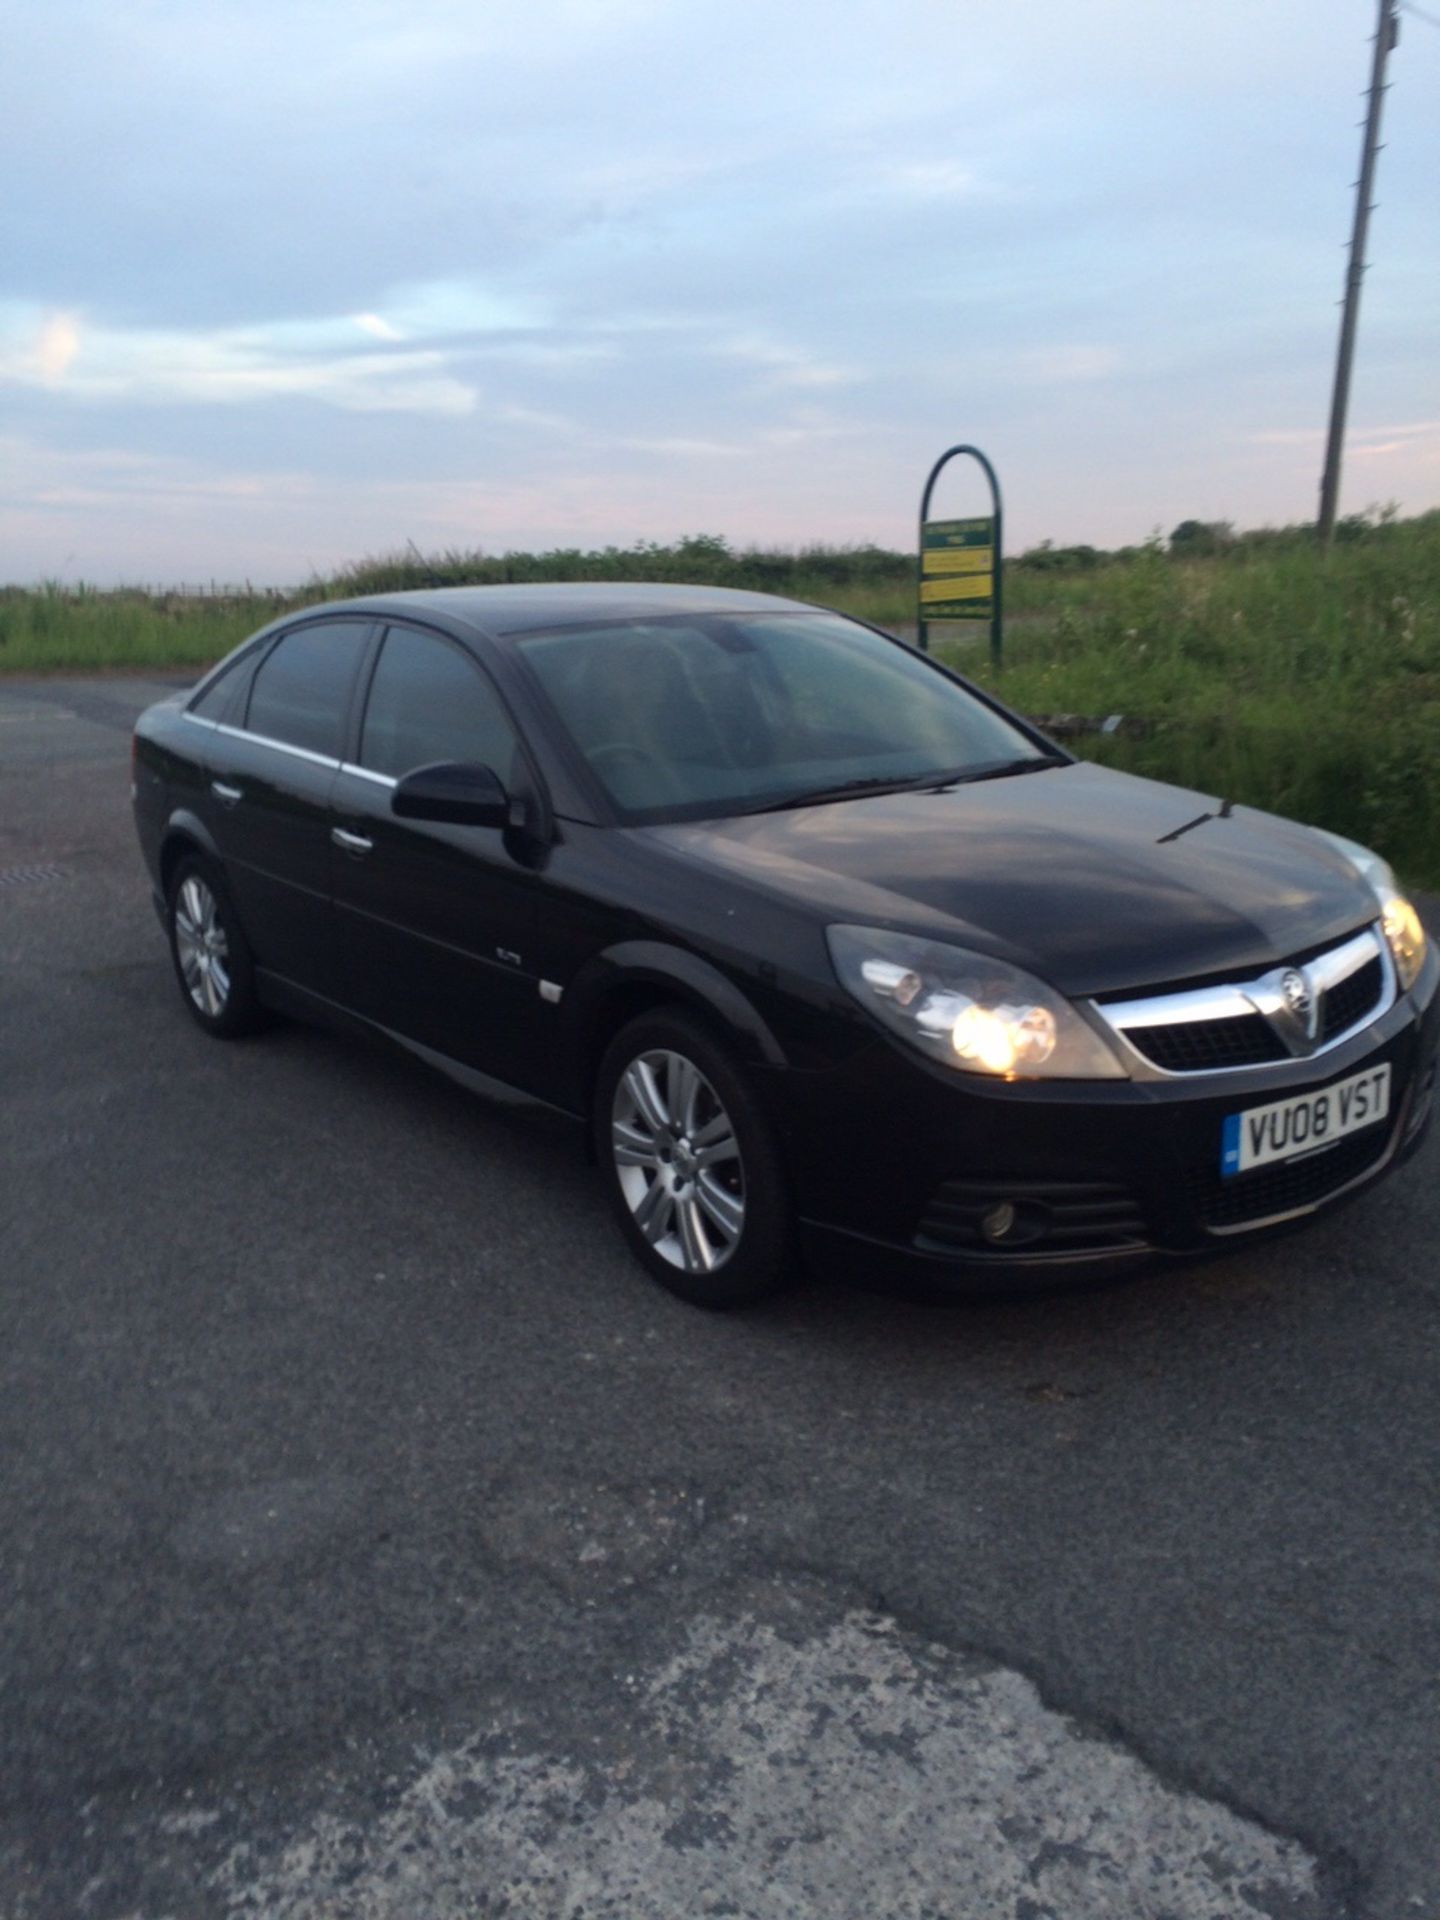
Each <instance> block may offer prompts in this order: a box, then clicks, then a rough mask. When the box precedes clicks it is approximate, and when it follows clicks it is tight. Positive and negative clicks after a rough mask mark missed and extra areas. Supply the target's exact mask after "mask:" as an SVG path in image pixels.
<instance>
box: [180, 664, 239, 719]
mask: <svg viewBox="0 0 1440 1920" xmlns="http://www.w3.org/2000/svg"><path fill="white" fill-rule="evenodd" d="M236 665H238V662H236V663H233V664H232V665H230V666H228V667H223V668H222V669H221V671H220V677H219V679H218V680H212V681H211V682H210V685H209V686H208V687H207V688H206V689H205V691H204V693H202V694H201V695H200V696H199V698H198V699H196V700H192V701H191V702H190V705H189V707H188V708H187V709H186V711H187V712H189V713H193V714H197V715H198V716H199V718H200V719H202V720H226V719H230V718H232V717H233V716H232V715H230V714H229V713H228V712H227V711H226V710H227V708H228V707H229V706H230V703H231V702H232V701H233V700H234V698H235V690H236V688H237V687H238V686H239V685H240V676H238V675H237V674H236V672H235V666H236Z"/></svg>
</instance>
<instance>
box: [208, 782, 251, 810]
mask: <svg viewBox="0 0 1440 1920" xmlns="http://www.w3.org/2000/svg"><path fill="white" fill-rule="evenodd" d="M210 791H211V792H212V793H213V794H214V796H215V798H216V799H217V800H218V801H219V802H220V804H221V806H224V807H233V806H234V804H235V802H236V801H237V800H243V799H244V797H245V796H244V794H243V793H242V792H241V791H240V789H239V787H227V786H226V784H225V782H224V781H223V780H212V781H211V782H210Z"/></svg>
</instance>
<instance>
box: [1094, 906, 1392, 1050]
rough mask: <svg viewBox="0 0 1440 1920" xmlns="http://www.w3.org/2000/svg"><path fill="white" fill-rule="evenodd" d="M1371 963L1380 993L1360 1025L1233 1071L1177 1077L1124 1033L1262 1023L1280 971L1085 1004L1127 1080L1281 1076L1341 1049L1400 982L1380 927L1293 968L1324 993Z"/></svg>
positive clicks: (1378, 1015)
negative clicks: (1210, 1023)
mask: <svg viewBox="0 0 1440 1920" xmlns="http://www.w3.org/2000/svg"><path fill="white" fill-rule="evenodd" d="M1372 960H1378V961H1379V962H1380V976H1381V978H1380V992H1379V994H1378V995H1377V997H1376V1000H1375V1004H1374V1005H1373V1006H1372V1007H1371V1008H1370V1010H1369V1011H1368V1012H1367V1013H1365V1014H1363V1015H1362V1016H1361V1018H1360V1019H1359V1020H1356V1021H1353V1022H1352V1023H1351V1024H1350V1025H1349V1026H1348V1027H1346V1028H1345V1030H1344V1031H1343V1033H1337V1034H1335V1035H1333V1036H1332V1037H1331V1038H1330V1039H1329V1040H1326V1041H1325V1042H1324V1043H1323V1044H1322V1045H1318V1046H1316V1047H1314V1048H1312V1049H1311V1050H1310V1051H1309V1052H1308V1053H1300V1054H1291V1053H1289V1052H1287V1053H1286V1055H1285V1057H1284V1058H1283V1059H1280V1060H1257V1061H1251V1062H1249V1063H1248V1064H1245V1065H1242V1066H1238V1067H1202V1068H1199V1069H1198V1070H1196V1071H1195V1072H1178V1073H1177V1072H1175V1071H1173V1070H1172V1069H1170V1068H1168V1067H1157V1066H1156V1064H1155V1062H1154V1061H1153V1060H1151V1059H1149V1058H1148V1057H1147V1056H1146V1055H1145V1054H1143V1053H1142V1052H1141V1051H1140V1049H1139V1048H1138V1047H1137V1046H1136V1045H1135V1044H1134V1042H1133V1041H1131V1040H1129V1039H1128V1038H1127V1037H1126V1032H1125V1029H1127V1028H1129V1029H1140V1030H1142V1031H1143V1030H1144V1029H1146V1028H1150V1027H1173V1026H1191V1025H1194V1024H1195V1023H1197V1022H1199V1021H1203V1020H1237V1019H1245V1018H1248V1017H1250V1016H1252V1015H1255V1016H1259V1017H1260V1018H1261V1019H1263V1018H1265V1015H1264V1013H1263V1011H1262V1005H1263V1002H1264V1000H1265V997H1266V995H1267V993H1268V992H1269V990H1270V985H1271V973H1274V972H1283V971H1284V970H1285V969H1284V967H1283V966H1282V967H1280V968H1277V969H1272V970H1271V973H1267V974H1261V975H1259V976H1257V977H1255V978H1253V979H1250V980H1236V981H1225V982H1222V983H1221V984H1220V985H1218V986H1213V987H1192V988H1189V989H1186V990H1183V991H1181V992H1180V993H1161V994H1151V995H1146V996H1143V997H1142V998H1139V999H1135V1000H1105V1001H1101V1000H1091V1001H1090V1003H1089V1005H1090V1008H1091V1010H1092V1011H1093V1012H1094V1013H1096V1014H1098V1015H1099V1017H1100V1019H1101V1020H1102V1021H1103V1022H1104V1025H1105V1027H1106V1028H1107V1030H1108V1032H1109V1033H1110V1034H1111V1035H1112V1036H1113V1038H1114V1041H1115V1043H1116V1044H1117V1045H1118V1046H1119V1048H1120V1050H1121V1054H1122V1057H1123V1058H1124V1060H1125V1063H1126V1065H1127V1066H1128V1067H1129V1069H1130V1074H1131V1078H1132V1079H1136V1080H1142V1079H1145V1080H1178V1081H1183V1082H1185V1083H1187V1084H1193V1083H1194V1082H1195V1081H1198V1080H1208V1079H1218V1078H1220V1077H1222V1076H1224V1075H1228V1074H1235V1073H1266V1072H1279V1073H1285V1072H1291V1071H1293V1070H1294V1068H1295V1067H1296V1066H1299V1065H1303V1064H1304V1063H1305V1062H1306V1061H1309V1060H1318V1059H1322V1058H1323V1057H1324V1056H1325V1055H1326V1054H1327V1053H1333V1052H1334V1050H1335V1048H1336V1047H1340V1046H1343V1045H1344V1044H1345V1042H1346V1041H1347V1040H1350V1039H1352V1038H1353V1037H1354V1036H1355V1035H1356V1034H1357V1033H1359V1032H1360V1031H1361V1030H1362V1029H1363V1028H1365V1027H1368V1026H1371V1025H1373V1024H1374V1022H1375V1021H1377V1020H1380V1019H1383V1018H1384V1016H1385V1015H1386V1014H1387V1013H1388V1012H1389V1011H1390V1009H1391V1007H1393V1006H1394V1004H1395V1001H1396V999H1397V997H1398V983H1397V981H1396V978H1395V967H1394V963H1393V961H1392V960H1391V957H1390V948H1389V944H1388V942H1387V941H1386V940H1385V938H1384V936H1383V935H1382V933H1381V932H1380V929H1379V926H1378V924H1377V925H1374V926H1369V927H1366V928H1365V929H1364V931H1363V932H1361V933H1357V934H1356V935H1354V937H1353V938H1352V939H1349V940H1345V941H1342V942H1341V944H1340V945H1339V946H1338V947H1331V948H1330V949H1329V951H1328V952H1326V953H1321V954H1317V955H1316V956H1315V958H1314V959H1313V960H1307V961H1306V962H1305V964H1304V966H1303V967H1298V966H1297V967H1296V969H1295V971H1296V972H1297V973H1303V974H1305V975H1306V976H1307V977H1308V980H1309V983H1310V987H1311V990H1312V991H1313V992H1315V993H1321V994H1324V993H1329V992H1330V990H1331V989H1332V988H1334V987H1338V986H1340V985H1341V984H1342V983H1343V982H1344V981H1346V980H1348V979H1349V978H1350V976H1351V974H1352V973H1358V972H1359V971H1360V969H1361V967H1364V966H1368V965H1369V964H1370V962H1371V961H1372Z"/></svg>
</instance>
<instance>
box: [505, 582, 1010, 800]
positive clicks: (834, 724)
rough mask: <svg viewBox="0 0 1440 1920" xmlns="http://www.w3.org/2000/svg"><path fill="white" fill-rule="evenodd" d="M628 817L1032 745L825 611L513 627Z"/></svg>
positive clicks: (774, 795)
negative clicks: (530, 630)
mask: <svg viewBox="0 0 1440 1920" xmlns="http://www.w3.org/2000/svg"><path fill="white" fill-rule="evenodd" d="M519 650H520V654H521V657H522V658H523V659H524V660H525V662H526V663H527V665H528V666H529V667H530V668H531V670H532V671H533V673H534V674H535V676H536V678H537V679H538V680H539V681H540V684H541V686H542V687H543V688H544V690H545V692H546V694H547V695H548V696H549V698H550V700H551V702H552V703H553V705H554V706H555V708H556V710H557V712H558V713H559V716H560V718H561V720H562V721H563V722H564V724H565V726H566V727H567V728H568V729H569V731H570V733H571V735H572V736H573V738H574V740H575V743H576V745H577V746H578V747H579V748H580V751H581V752H582V753H583V754H584V755H585V757H586V759H587V760H588V761H589V762H590V765H591V767H592V768H593V769H594V771H595V773H596V775H597V776H598V777H599V779H600V781H601V782H602V783H603V785H604V786H605V788H606V790H607V792H608V793H609V794H610V797H611V799H612V800H613V801H614V802H615V804H616V805H617V806H618V807H619V808H620V810H621V811H622V812H623V813H624V814H626V815H627V816H628V817H630V818H632V819H650V820H664V819H682V818H686V817H700V816H703V815H705V814H719V813H725V812H741V811H744V810H746V809H747V808H756V807H763V806H767V805H778V806H783V805H786V804H787V803H791V802H794V801H797V800H799V799H800V798H801V797H802V796H804V795H805V794H807V793H811V792H821V791H825V790H828V789H831V788H834V787H837V786H841V785H849V784H854V783H857V782H862V781H868V782H874V783H877V784H878V783H881V782H887V781H889V782H896V783H899V782H904V781H913V782H916V783H918V782H921V781H924V780H940V779H943V778H945V777H959V778H963V777H964V776H965V775H967V774H972V773H975V772H977V771H982V770H984V769H986V768H991V767H996V766H1000V765H1004V764H1006V763H1007V762H1009V761H1012V760H1030V759H1033V760H1037V761H1043V758H1044V756H1043V755H1042V754H1041V753H1040V752H1039V751H1038V750H1037V749H1036V748H1035V747H1034V746H1032V745H1031V743H1030V742H1029V741H1028V740H1027V739H1026V738H1025V737H1024V735H1023V734H1021V733H1018V732H1017V731H1016V729H1015V728H1014V727H1013V726H1011V724H1010V723H1009V721H1007V720H1005V719H1004V718H1003V717H1002V716H1001V715H1000V714H997V713H994V712H992V711H991V709H990V708H989V707H986V706H985V705H983V704H982V703H981V702H980V701H979V700H977V699H976V698H975V697H974V696H973V695H972V694H970V693H967V692H966V690H965V689H964V688H963V687H959V686H957V685H956V684H955V682H954V681H953V680H950V679H948V678H947V677H946V676H945V675H944V674H943V673H940V672H937V670H936V669H935V668H934V667H932V666H930V665H929V664H928V663H927V662H926V661H925V660H924V658H923V657H922V656H920V655H918V654H916V653H913V652H912V651H911V650H910V649H909V648H908V647H903V646H900V645H898V644H897V643H896V642H894V641H890V640H886V639H883V638H882V637H881V636H880V635H879V634H877V633H872V632H871V631H870V630H869V629H868V628H866V627H861V626H857V625H856V624H855V623H854V622H853V621H850V620H845V619H843V618H841V617H840V616H839V615H832V614H821V613H816V614H770V613H763V614H716V615H710V614H697V615H686V616H683V617H682V616H676V617H667V618H665V619H661V620H654V621H645V622H640V621H635V622H626V623H623V624H621V623H619V622H612V623H610V624H608V625H606V626H600V627H589V628H580V627H573V628H566V629H564V630H554V631H550V632H546V633H536V634H533V635H527V636H522V637H521V638H520V641H519Z"/></svg>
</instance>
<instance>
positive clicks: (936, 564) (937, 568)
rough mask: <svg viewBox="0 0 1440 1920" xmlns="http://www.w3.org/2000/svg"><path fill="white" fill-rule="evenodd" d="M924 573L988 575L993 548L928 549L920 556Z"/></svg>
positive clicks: (993, 558) (991, 569)
mask: <svg viewBox="0 0 1440 1920" xmlns="http://www.w3.org/2000/svg"><path fill="white" fill-rule="evenodd" d="M922 558H923V560H924V566H925V571H926V573H927V574H928V573H990V572H992V571H993V569H994V565H995V549H994V548H993V547H929V548H927V549H926V551H925V553H924V555H923V556H922Z"/></svg>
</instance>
